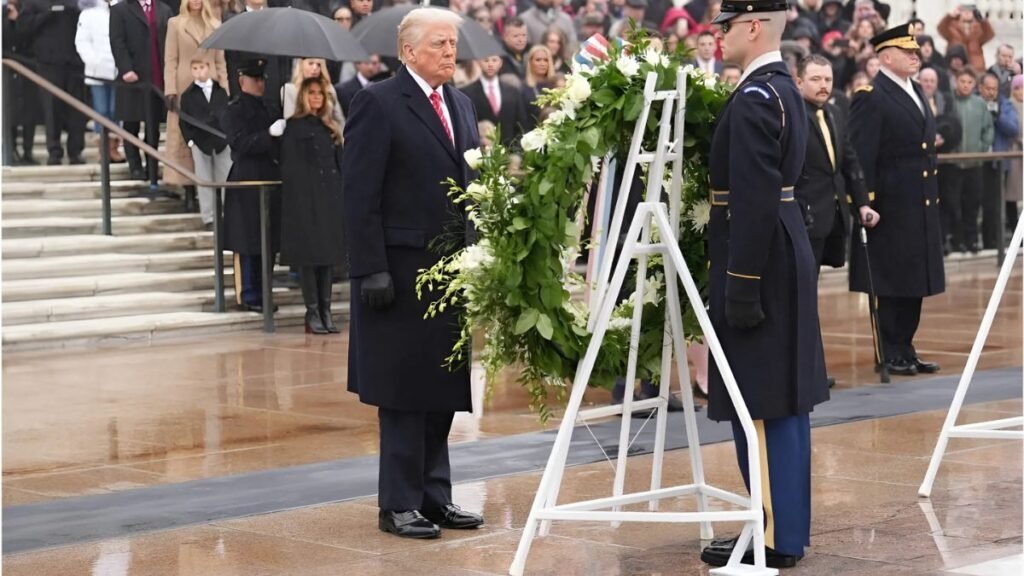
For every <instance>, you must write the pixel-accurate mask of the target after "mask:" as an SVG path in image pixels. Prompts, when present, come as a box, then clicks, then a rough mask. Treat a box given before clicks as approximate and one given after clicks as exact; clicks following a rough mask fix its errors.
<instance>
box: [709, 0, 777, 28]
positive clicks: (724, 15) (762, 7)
mask: <svg viewBox="0 0 1024 576" xmlns="http://www.w3.org/2000/svg"><path fill="white" fill-rule="evenodd" d="M786 10H789V1H788V0H742V1H737V0H723V1H722V11H721V12H719V13H718V16H716V17H715V19H714V20H712V21H711V23H712V24H721V23H722V22H727V21H729V20H732V19H733V18H735V17H737V16H742V15H743V14H754V13H757V12H785V11H786Z"/></svg>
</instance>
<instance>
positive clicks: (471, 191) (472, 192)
mask: <svg viewBox="0 0 1024 576" xmlns="http://www.w3.org/2000/svg"><path fill="white" fill-rule="evenodd" d="M466 194H467V195H468V196H470V197H471V198H479V197H481V196H485V195H487V187H486V186H484V185H483V184H481V183H479V182H473V183H472V184H470V185H469V186H467V187H466Z"/></svg>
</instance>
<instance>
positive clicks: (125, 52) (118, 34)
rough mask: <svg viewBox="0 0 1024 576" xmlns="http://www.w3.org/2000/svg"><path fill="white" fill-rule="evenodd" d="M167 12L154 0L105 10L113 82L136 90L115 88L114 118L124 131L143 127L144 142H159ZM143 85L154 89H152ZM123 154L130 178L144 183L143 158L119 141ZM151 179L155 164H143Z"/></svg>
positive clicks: (139, 0) (136, 0) (128, 0)
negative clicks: (114, 74)
mask: <svg viewBox="0 0 1024 576" xmlns="http://www.w3.org/2000/svg"><path fill="white" fill-rule="evenodd" d="M172 15H173V14H172V11H171V9H170V8H169V7H168V6H167V4H164V3H163V2H159V1H157V0H126V1H125V2H121V3H118V4H115V5H114V6H113V7H112V8H111V9H110V50H111V52H113V54H114V62H115V63H116V64H117V74H118V78H119V79H120V80H122V81H123V82H126V83H128V84H136V85H137V88H135V87H125V86H119V87H118V88H117V94H116V96H115V102H114V116H115V117H116V118H117V119H118V120H120V121H121V122H122V126H123V127H124V129H125V130H126V131H127V132H128V133H130V134H135V135H138V133H139V130H140V129H141V128H142V123H143V122H145V123H146V143H147V144H149V145H150V146H152V147H153V148H156V147H157V146H158V145H159V143H160V123H161V122H163V119H164V114H165V111H164V100H163V96H162V94H163V91H164V70H163V66H164V39H165V38H166V37H167V21H168V20H170V19H171V16H172ZM148 84H152V85H153V86H155V87H156V89H157V90H156V91H154V90H152V88H151V87H149V86H148ZM124 155H125V157H126V158H127V159H128V168H129V170H130V171H131V177H132V179H134V180H144V179H146V172H143V170H142V156H141V155H140V154H139V149H138V148H137V147H135V146H134V145H132V144H130V143H128V142H125V143H124ZM146 165H147V167H148V169H149V170H148V172H149V178H150V181H155V180H156V170H157V162H156V160H153V159H152V158H148V159H147V161H146Z"/></svg>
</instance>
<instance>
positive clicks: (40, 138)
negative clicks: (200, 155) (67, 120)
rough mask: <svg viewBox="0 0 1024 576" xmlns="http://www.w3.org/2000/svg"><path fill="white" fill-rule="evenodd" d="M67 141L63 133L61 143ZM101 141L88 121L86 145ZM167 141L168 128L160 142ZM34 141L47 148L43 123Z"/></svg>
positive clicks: (37, 130)
mask: <svg viewBox="0 0 1024 576" xmlns="http://www.w3.org/2000/svg"><path fill="white" fill-rule="evenodd" d="M67 141H68V139H67V134H62V135H61V139H60V142H61V145H62V146H63V145H65V144H67ZM99 141H100V135H99V134H96V133H94V132H93V130H92V122H91V121H90V122H88V123H87V129H86V132H85V147H86V148H89V147H90V146H97V145H99ZM166 141H167V131H166V130H160V143H161V144H163V143H164V142H166ZM32 143H33V144H35V145H36V146H42V147H43V150H44V151H45V150H46V131H45V129H44V128H43V126H42V125H39V126H38V127H37V128H36V134H35V138H34V139H33V140H32Z"/></svg>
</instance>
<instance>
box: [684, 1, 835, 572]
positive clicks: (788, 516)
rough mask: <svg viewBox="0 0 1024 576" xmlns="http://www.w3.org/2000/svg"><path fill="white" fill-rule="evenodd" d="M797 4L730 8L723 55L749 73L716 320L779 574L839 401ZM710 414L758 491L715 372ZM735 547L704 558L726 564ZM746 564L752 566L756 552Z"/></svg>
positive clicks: (729, 146) (740, 98) (723, 147)
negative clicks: (790, 44)
mask: <svg viewBox="0 0 1024 576" xmlns="http://www.w3.org/2000/svg"><path fill="white" fill-rule="evenodd" d="M787 4H788V3H787V2H786V0H761V1H754V0H746V1H729V0H726V1H724V2H722V12H721V14H720V15H719V16H718V17H717V18H715V20H714V21H713V22H712V23H713V24H717V25H719V26H720V27H721V40H722V55H723V57H724V59H725V60H726V61H728V62H731V63H734V64H738V65H740V66H741V67H742V68H743V69H744V73H743V76H742V77H741V78H740V82H739V85H738V86H737V88H736V90H735V92H734V93H733V95H732V97H731V98H730V100H729V102H728V103H727V104H726V106H725V109H724V110H723V111H722V113H721V115H720V117H719V118H718V124H717V126H716V128H715V135H714V139H713V140H712V143H711V162H710V163H711V188H712V208H711V221H710V225H709V237H708V244H709V253H710V257H711V306H710V314H711V322H712V324H713V325H714V327H715V332H716V333H717V335H718V338H719V340H720V341H721V343H722V347H723V348H724V350H725V355H726V357H727V358H728V359H729V365H730V367H731V368H732V372H733V374H734V375H735V377H736V383H737V384H738V386H739V389H740V391H741V392H742V394H743V398H744V401H745V403H746V408H747V410H748V411H749V412H750V416H751V417H752V418H753V420H754V428H755V429H756V431H757V436H758V444H759V445H760V446H759V448H760V451H761V454H760V461H761V462H762V469H761V491H762V494H763V498H764V514H765V547H766V550H765V552H766V557H767V563H768V566H770V567H775V568H786V567H791V566H795V565H796V563H797V561H798V560H800V558H802V557H803V555H804V547H805V546H808V545H810V523H811V445H810V440H811V438H810V419H809V413H810V412H811V410H813V408H814V406H815V405H816V404H819V403H821V402H824V401H825V400H828V397H829V392H828V384H827V381H826V377H825V361H824V354H823V349H822V344H821V331H820V329H819V326H818V302H817V297H818V289H817V272H816V268H815V263H814V255H813V253H812V251H811V245H810V242H809V241H808V237H807V230H806V228H805V226H804V219H803V215H802V214H801V211H800V207H799V205H798V204H797V202H796V200H795V197H794V194H793V188H794V185H795V184H796V182H797V179H798V178H799V177H800V173H801V169H802V168H803V164H804V156H805V154H806V149H807V136H808V125H807V112H806V111H805V109H804V104H803V99H802V98H801V96H800V92H799V91H798V90H797V87H796V85H795V84H794V82H793V78H792V77H791V76H790V73H789V69H788V67H787V66H786V64H785V63H784V62H783V60H782V54H781V53H780V51H779V46H780V43H781V40H782V32H783V29H784V28H785V24H786V16H785V13H786V10H787V8H788V6H787ZM709 383H710V386H709V388H710V389H709V400H708V415H709V416H710V417H711V418H712V419H714V420H719V421H721V420H730V421H732V424H733V437H734V438H735V440H736V452H737V456H738V460H739V466H740V470H741V472H742V473H743V478H744V481H745V482H747V486H748V488H749V482H750V479H749V473H748V467H747V441H746V437H745V436H744V433H743V429H742V428H741V427H740V425H739V421H738V420H737V418H736V412H735V410H734V408H733V404H732V401H731V400H730V397H729V395H728V392H727V391H726V388H725V384H724V382H723V380H722V375H721V373H720V371H719V369H718V367H717V366H714V365H712V368H711V371H710V374H709ZM735 545H736V539H735V538H732V539H726V540H716V541H714V542H712V543H711V544H710V545H709V546H708V547H707V548H705V549H704V551H703V553H702V554H701V559H702V560H704V561H705V562H707V563H708V564H711V565H714V566H723V565H725V564H726V563H727V562H728V559H729V555H730V554H731V553H732V550H733V548H734V547H735ZM744 562H745V563H753V550H752V549H751V550H748V551H747V553H746V555H745V557H744Z"/></svg>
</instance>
